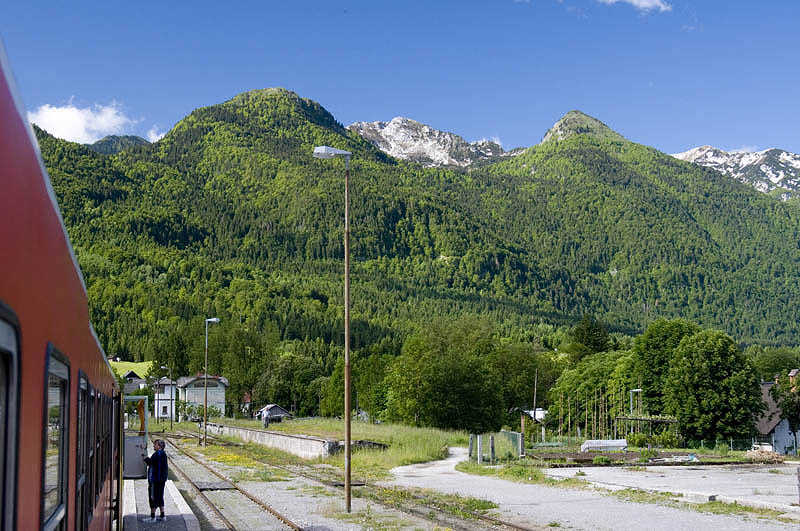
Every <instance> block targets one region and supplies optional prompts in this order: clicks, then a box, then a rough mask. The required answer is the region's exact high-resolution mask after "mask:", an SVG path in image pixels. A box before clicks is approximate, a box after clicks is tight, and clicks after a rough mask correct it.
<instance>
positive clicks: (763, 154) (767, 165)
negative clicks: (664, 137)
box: [672, 146, 800, 200]
mask: <svg viewBox="0 0 800 531" xmlns="http://www.w3.org/2000/svg"><path fill="white" fill-rule="evenodd" d="M672 156H673V157H675V158H677V159H680V160H685V161H687V162H693V163H695V164H698V165H700V166H704V167H707V168H713V169H715V170H718V171H720V172H722V173H724V174H725V175H729V176H731V177H733V178H735V179H736V180H738V181H741V182H743V183H746V184H749V185H751V186H753V187H754V188H755V189H756V190H759V191H761V192H764V193H772V192H775V191H777V192H776V193H778V194H780V197H781V199H784V200H785V199H789V198H790V197H796V196H798V195H800V155H798V154H796V153H790V152H788V151H784V150H781V149H775V148H770V149H765V150H763V151H750V152H728V151H723V150H721V149H717V148H715V147H712V146H700V147H696V148H694V149H690V150H689V151H684V152H683V153H676V154H674V155H672Z"/></svg>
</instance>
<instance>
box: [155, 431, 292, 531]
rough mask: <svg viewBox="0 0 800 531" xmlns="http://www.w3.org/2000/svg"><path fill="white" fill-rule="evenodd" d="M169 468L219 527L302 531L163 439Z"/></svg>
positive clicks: (223, 476) (264, 504) (168, 439)
mask: <svg viewBox="0 0 800 531" xmlns="http://www.w3.org/2000/svg"><path fill="white" fill-rule="evenodd" d="M166 440H167V444H169V450H170V451H169V453H168V457H169V462H170V467H171V469H172V470H173V471H175V472H176V473H177V474H178V475H179V476H181V478H182V479H183V480H184V481H185V482H186V483H187V484H188V485H189V486H191V488H192V490H193V491H194V492H195V494H196V496H197V497H198V498H200V499H201V500H202V501H203V503H204V504H205V505H207V506H208V507H209V509H210V510H211V511H212V512H213V514H214V519H216V520H219V522H220V523H221V524H222V526H224V527H226V528H227V529H230V530H232V531H237V530H242V531H244V530H247V531H250V530H256V529H278V528H289V529H294V530H297V531H300V530H301V529H302V527H300V526H299V525H297V524H296V523H294V522H293V521H291V520H290V519H289V518H287V517H286V516H284V515H282V514H281V513H279V512H278V511H277V510H276V509H275V508H273V507H271V506H269V505H268V504H266V503H264V502H263V501H262V500H260V499H258V498H257V497H255V496H253V495H252V494H251V493H249V492H247V491H246V490H245V489H243V488H241V487H240V486H239V485H237V484H236V483H234V482H233V481H232V480H231V479H230V478H228V477H226V476H225V475H224V474H222V473H220V472H219V471H218V470H215V469H213V468H212V467H210V466H208V465H207V464H205V463H203V462H202V461H200V460H199V459H197V458H196V457H195V456H193V455H192V454H191V453H190V452H188V451H186V450H185V449H184V448H182V447H181V446H182V445H180V444H177V443H176V441H175V439H174V438H170V437H166Z"/></svg>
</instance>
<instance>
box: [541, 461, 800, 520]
mask: <svg viewBox="0 0 800 531" xmlns="http://www.w3.org/2000/svg"><path fill="white" fill-rule="evenodd" d="M798 466H800V463H785V464H780V465H736V466H702V465H699V466H680V467H677V466H651V467H582V468H551V469H548V470H547V475H549V476H551V477H559V478H566V477H574V476H575V474H576V473H578V472H579V471H580V472H581V474H585V476H584V475H582V476H581V479H583V480H586V481H590V482H591V483H593V484H595V485H599V486H602V487H606V488H609V489H612V490H613V489H620V488H637V489H644V490H649V491H654V492H677V493H681V494H683V496H684V497H685V498H687V499H690V500H692V501H710V500H718V501H724V502H729V503H731V502H736V503H739V504H741V505H748V506H752V507H765V508H770V509H776V510H780V511H783V512H786V513H789V514H793V515H796V516H797V517H798V518H800V506H796V505H794V506H793V505H792V504H798V502H800V499H799V498H798Z"/></svg>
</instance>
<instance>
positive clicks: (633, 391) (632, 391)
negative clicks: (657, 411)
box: [629, 388, 642, 433]
mask: <svg viewBox="0 0 800 531" xmlns="http://www.w3.org/2000/svg"><path fill="white" fill-rule="evenodd" d="M641 392H642V390H641V389H639V388H637V389H631V390H630V393H629V394H630V397H631V420H633V393H641ZM631 433H633V424H631Z"/></svg>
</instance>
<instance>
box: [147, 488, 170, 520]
mask: <svg viewBox="0 0 800 531" xmlns="http://www.w3.org/2000/svg"><path fill="white" fill-rule="evenodd" d="M166 484H167V482H166V481H156V482H152V481H148V482H147V493H148V498H150V500H149V501H150V512H151V513H155V510H156V508H157V507H164V486H165V485H166Z"/></svg>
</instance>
